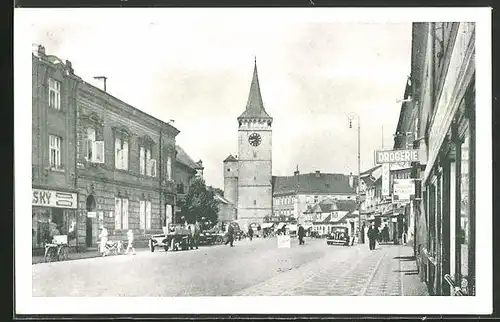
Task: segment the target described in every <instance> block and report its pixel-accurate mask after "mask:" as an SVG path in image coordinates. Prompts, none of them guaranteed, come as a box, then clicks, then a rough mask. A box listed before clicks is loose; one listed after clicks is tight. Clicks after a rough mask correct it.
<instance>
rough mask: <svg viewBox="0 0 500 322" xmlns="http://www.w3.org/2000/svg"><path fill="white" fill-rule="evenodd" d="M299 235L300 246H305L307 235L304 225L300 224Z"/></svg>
mask: <svg viewBox="0 0 500 322" xmlns="http://www.w3.org/2000/svg"><path fill="white" fill-rule="evenodd" d="M297 235H298V236H299V245H304V236H305V235H306V231H305V229H304V227H303V226H302V225H300V224H299V230H298V231H297Z"/></svg>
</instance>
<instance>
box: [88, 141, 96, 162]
mask: <svg viewBox="0 0 500 322" xmlns="http://www.w3.org/2000/svg"><path fill="white" fill-rule="evenodd" d="M89 145H90V148H91V150H92V158H91V160H90V161H92V162H93V163H97V147H96V141H89Z"/></svg>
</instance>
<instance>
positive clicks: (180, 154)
mask: <svg viewBox="0 0 500 322" xmlns="http://www.w3.org/2000/svg"><path fill="white" fill-rule="evenodd" d="M175 150H177V156H176V157H175V158H176V160H177V162H179V163H182V164H184V165H185V166H186V167H188V168H191V169H202V168H203V167H201V166H200V164H198V163H196V162H194V161H193V159H191V157H190V156H189V155H188V154H187V153H186V151H184V149H183V148H181V147H180V146H179V145H176V146H175Z"/></svg>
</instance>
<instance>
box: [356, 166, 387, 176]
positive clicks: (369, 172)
mask: <svg viewBox="0 0 500 322" xmlns="http://www.w3.org/2000/svg"><path fill="white" fill-rule="evenodd" d="M380 167H382V165H381V164H378V165H376V166H374V167H373V168H370V169H368V170H365V171H363V172H361V173H360V175H361V176H364V175H367V174H371V173H372V172H374V171H375V170H377V169H379V168H380Z"/></svg>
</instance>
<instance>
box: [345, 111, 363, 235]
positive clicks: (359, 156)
mask: <svg viewBox="0 0 500 322" xmlns="http://www.w3.org/2000/svg"><path fill="white" fill-rule="evenodd" d="M348 119H349V128H350V129H352V121H353V120H354V119H356V120H357V122H358V184H357V187H356V204H357V206H358V207H357V208H358V226H359V227H358V242H359V243H361V241H362V240H363V239H362V237H363V232H362V231H361V197H360V185H361V124H360V123H361V122H360V120H359V115H357V114H356V113H350V114H349V115H348Z"/></svg>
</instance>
